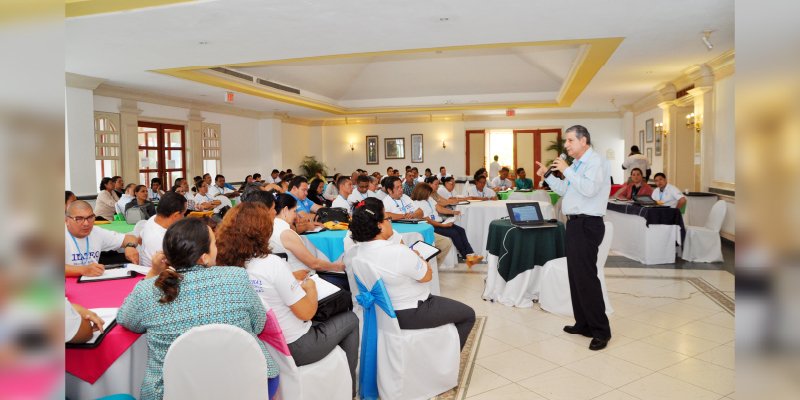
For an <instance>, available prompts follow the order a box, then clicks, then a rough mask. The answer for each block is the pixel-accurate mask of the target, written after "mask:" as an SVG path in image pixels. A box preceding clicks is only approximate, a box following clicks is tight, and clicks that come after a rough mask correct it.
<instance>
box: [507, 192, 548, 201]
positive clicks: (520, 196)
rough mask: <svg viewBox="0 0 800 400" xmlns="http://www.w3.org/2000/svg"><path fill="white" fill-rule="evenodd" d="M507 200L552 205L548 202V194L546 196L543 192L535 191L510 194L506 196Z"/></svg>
mask: <svg viewBox="0 0 800 400" xmlns="http://www.w3.org/2000/svg"><path fill="white" fill-rule="evenodd" d="M508 200H525V201H541V202H548V203H551V204H552V201H550V194H548V193H547V191H545V190H535V191H532V192H511V193H509V194H508Z"/></svg>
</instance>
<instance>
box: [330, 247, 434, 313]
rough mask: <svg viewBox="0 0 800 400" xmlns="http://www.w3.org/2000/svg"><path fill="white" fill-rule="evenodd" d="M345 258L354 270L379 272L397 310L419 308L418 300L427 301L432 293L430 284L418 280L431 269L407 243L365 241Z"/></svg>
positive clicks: (346, 254)
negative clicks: (366, 269)
mask: <svg viewBox="0 0 800 400" xmlns="http://www.w3.org/2000/svg"><path fill="white" fill-rule="evenodd" d="M343 261H344V263H345V265H350V266H352V268H353V270H354V271H358V270H360V269H362V268H370V269H372V270H374V271H377V272H378V274H379V275H380V276H381V277H382V278H383V282H384V284H385V285H386V291H388V292H389V298H390V299H391V300H392V306H394V309H395V310H407V309H410V308H417V302H418V301H421V300H426V299H427V298H428V296H430V294H431V291H430V289H429V288H428V285H427V284H425V283H421V282H418V281H419V280H420V279H422V278H423V277H424V276H425V274H426V273H427V272H428V269H427V267H426V266H425V263H424V262H423V261H422V259H421V258H419V256H418V255H416V254H415V253H414V252H413V251H412V250H411V249H409V248H408V247H407V246H404V245H401V244H392V243H390V242H387V241H385V240H373V241H371V242H364V243H360V244H359V245H358V246H354V247H352V248H351V249H350V250H349V251H348V252H347V253H345V255H344V260H343Z"/></svg>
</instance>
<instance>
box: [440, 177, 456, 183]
mask: <svg viewBox="0 0 800 400" xmlns="http://www.w3.org/2000/svg"><path fill="white" fill-rule="evenodd" d="M454 180H456V178H453V177H452V176H448V177H446V178H442V185H444V184H445V183H447V182H450V181H454Z"/></svg>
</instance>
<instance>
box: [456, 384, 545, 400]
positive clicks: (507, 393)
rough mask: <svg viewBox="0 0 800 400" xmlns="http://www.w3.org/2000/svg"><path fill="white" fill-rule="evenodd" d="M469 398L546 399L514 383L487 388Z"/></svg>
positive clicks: (470, 399)
mask: <svg viewBox="0 0 800 400" xmlns="http://www.w3.org/2000/svg"><path fill="white" fill-rule="evenodd" d="M468 399H469V400H497V399H503V400H546V399H545V398H544V397H542V396H539V395H538V394H536V393H533V392H531V391H530V390H528V389H525V388H524V387H522V386H520V385H517V384H516V383H512V384H509V385H505V386H503V387H499V388H497V389H492V390H489V391H488V392H483V393H481V394H478V395H475V396H472V397H468Z"/></svg>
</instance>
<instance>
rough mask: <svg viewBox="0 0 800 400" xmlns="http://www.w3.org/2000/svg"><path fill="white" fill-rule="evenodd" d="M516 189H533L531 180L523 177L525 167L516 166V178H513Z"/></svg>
mask: <svg viewBox="0 0 800 400" xmlns="http://www.w3.org/2000/svg"><path fill="white" fill-rule="evenodd" d="M514 183H515V184H516V187H517V190H522V189H533V181H532V180H531V179H530V178H526V177H525V168H522V167H520V168H517V179H515V180H514Z"/></svg>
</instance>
